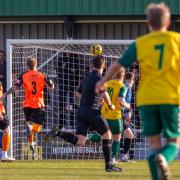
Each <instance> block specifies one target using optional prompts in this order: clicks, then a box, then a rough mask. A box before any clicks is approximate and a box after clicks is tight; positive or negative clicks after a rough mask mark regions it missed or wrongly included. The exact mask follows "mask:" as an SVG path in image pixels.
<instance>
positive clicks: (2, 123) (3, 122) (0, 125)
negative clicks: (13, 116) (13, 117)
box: [0, 113, 9, 130]
mask: <svg viewBox="0 0 180 180" xmlns="http://www.w3.org/2000/svg"><path fill="white" fill-rule="evenodd" d="M2 115H3V119H0V129H1V130H5V129H6V128H7V127H8V126H9V119H8V117H7V115H6V114H5V113H2Z"/></svg>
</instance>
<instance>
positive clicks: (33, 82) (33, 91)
mask: <svg viewBox="0 0 180 180" xmlns="http://www.w3.org/2000/svg"><path fill="white" fill-rule="evenodd" d="M31 84H32V86H33V90H32V94H36V82H35V81H32V83H31Z"/></svg>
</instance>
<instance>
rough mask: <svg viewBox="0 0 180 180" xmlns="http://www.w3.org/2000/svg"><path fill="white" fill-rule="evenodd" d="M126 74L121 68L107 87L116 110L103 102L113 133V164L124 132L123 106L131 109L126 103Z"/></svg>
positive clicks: (102, 112)
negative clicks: (124, 81)
mask: <svg viewBox="0 0 180 180" xmlns="http://www.w3.org/2000/svg"><path fill="white" fill-rule="evenodd" d="M124 76H125V69H124V68H122V67H121V68H120V69H119V70H118V73H117V74H116V78H115V79H112V80H110V81H108V82H107V84H106V86H107V87H106V88H107V91H108V94H109V96H110V99H111V103H112V104H113V105H114V106H115V109H114V110H110V109H109V108H108V105H107V103H104V104H103V107H102V110H101V114H102V116H103V117H104V118H105V119H106V120H107V122H108V124H109V128H110V130H111V133H112V140H113V144H112V159H113V164H116V163H117V162H116V161H115V157H116V154H117V152H118V151H119V148H120V139H121V134H122V132H123V120H122V113H121V109H122V107H125V108H127V109H130V104H129V103H126V101H125V97H126V93H127V87H126V86H125V85H124V83H123V80H124Z"/></svg>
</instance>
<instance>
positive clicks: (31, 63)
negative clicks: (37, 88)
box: [26, 57, 37, 70]
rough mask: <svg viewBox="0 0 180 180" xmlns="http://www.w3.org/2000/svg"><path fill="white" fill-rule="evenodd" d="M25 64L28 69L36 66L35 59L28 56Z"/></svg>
mask: <svg viewBox="0 0 180 180" xmlns="http://www.w3.org/2000/svg"><path fill="white" fill-rule="evenodd" d="M26 64H27V67H28V69H29V70H34V69H35V68H36V67H37V59H35V58H32V57H28V58H27V62H26Z"/></svg>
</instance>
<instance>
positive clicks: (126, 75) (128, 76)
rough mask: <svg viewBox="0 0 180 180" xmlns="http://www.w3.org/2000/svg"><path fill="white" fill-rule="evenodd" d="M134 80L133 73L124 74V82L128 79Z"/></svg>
mask: <svg viewBox="0 0 180 180" xmlns="http://www.w3.org/2000/svg"><path fill="white" fill-rule="evenodd" d="M132 78H134V73H133V72H127V73H126V74H125V81H128V80H130V79H132Z"/></svg>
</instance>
